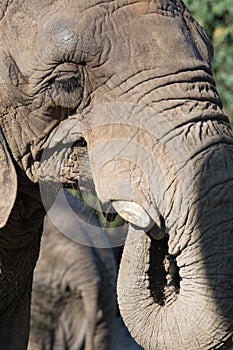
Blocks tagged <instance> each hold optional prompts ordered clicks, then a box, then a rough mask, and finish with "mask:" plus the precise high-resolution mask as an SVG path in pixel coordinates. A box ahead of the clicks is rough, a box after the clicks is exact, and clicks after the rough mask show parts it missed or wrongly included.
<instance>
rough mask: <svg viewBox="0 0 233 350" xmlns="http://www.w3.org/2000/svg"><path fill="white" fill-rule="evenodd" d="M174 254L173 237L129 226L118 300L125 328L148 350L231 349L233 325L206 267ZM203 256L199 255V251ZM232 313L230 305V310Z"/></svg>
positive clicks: (188, 248) (183, 253)
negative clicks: (170, 246) (225, 315)
mask: <svg viewBox="0 0 233 350" xmlns="http://www.w3.org/2000/svg"><path fill="white" fill-rule="evenodd" d="M193 249H197V250H198V248H196V247H195V244H194V246H193V247H186V249H185V250H184V252H181V253H180V256H178V257H175V256H172V255H170V254H169V238H168V237H164V238H163V239H161V240H155V239H153V238H152V236H151V235H150V232H148V233H145V232H144V231H142V230H139V229H135V228H134V227H133V226H130V228H129V232H128V237H127V241H126V244H125V247H124V252H123V256H122V260H121V266H120V271H119V277H118V287H117V289H118V301H119V307H120V311H121V314H122V317H123V319H124V322H125V324H126V326H127V327H128V329H129V331H130V333H131V335H132V336H133V337H134V339H135V340H136V341H137V342H138V343H139V344H140V345H141V346H142V347H143V348H145V349H146V350H162V349H163V350H174V349H179V350H186V349H189V350H197V349H200V350H208V349H209V350H210V349H230V348H231V347H232V346H233V342H232V328H231V327H232V324H231V321H230V317H229V323H228V322H226V317H224V316H223V313H222V311H221V305H220V304H219V303H217V302H216V300H215V295H214V294H215V292H214V291H213V290H211V287H208V284H209V282H208V281H207V279H208V278H207V276H205V274H203V273H201V269H204V265H205V263H204V262H203V259H202V261H199V262H197V264H196V265H197V266H195V262H194V260H193V261H192V262H191V263H190V264H188V263H187V265H186V264H185V263H184V261H183V258H184V257H182V255H185V256H186V258H187V256H188V254H190V252H191V251H192V250H193ZM196 254H197V255H198V254H199V252H198V251H197V252H196ZM229 309H230V306H229Z"/></svg>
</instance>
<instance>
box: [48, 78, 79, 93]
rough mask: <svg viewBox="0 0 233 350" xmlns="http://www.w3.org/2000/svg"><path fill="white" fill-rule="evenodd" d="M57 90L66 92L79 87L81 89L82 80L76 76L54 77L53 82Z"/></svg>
mask: <svg viewBox="0 0 233 350" xmlns="http://www.w3.org/2000/svg"><path fill="white" fill-rule="evenodd" d="M52 85H53V86H54V88H55V90H57V91H60V90H63V91H64V92H66V93H73V92H75V91H76V90H77V89H80V88H81V86H80V82H79V80H78V79H77V78H76V77H71V78H68V79H54V80H53V82H52Z"/></svg>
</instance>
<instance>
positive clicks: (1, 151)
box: [0, 128, 17, 228]
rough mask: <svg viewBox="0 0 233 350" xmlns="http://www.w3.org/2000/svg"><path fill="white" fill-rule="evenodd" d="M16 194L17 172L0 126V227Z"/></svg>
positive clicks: (11, 206) (7, 215) (7, 216)
mask: <svg viewBox="0 0 233 350" xmlns="http://www.w3.org/2000/svg"><path fill="white" fill-rule="evenodd" d="M16 194H17V174H16V171H15V167H14V165H13V162H12V158H11V155H10V152H9V150H8V148H7V144H6V141H5V138H4V136H3V133H2V130H1V128H0V228H2V227H4V226H5V225H6V222H7V220H8V218H9V215H10V213H11V210H12V208H13V206H14V203H15V199H16Z"/></svg>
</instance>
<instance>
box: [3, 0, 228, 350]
mask: <svg viewBox="0 0 233 350" xmlns="http://www.w3.org/2000/svg"><path fill="white" fill-rule="evenodd" d="M0 32H1V35H0V79H1V81H0V83H1V84H0V101H1V104H0V116H1V117H0V141H1V142H0V178H1V186H0V197H1V204H0V251H1V253H0V265H1V275H0V291H1V298H0V300H1V302H0V311H1V313H0V315H1V316H0V348H1V349H4V350H15V349H19V350H25V349H26V348H27V343H28V334H29V323H30V299H31V289H32V279H33V270H34V268H35V265H36V261H37V259H38V254H39V247H40V239H41V233H42V230H43V218H44V216H45V214H46V212H48V210H49V208H50V206H51V205H52V203H53V201H54V200H56V198H57V193H60V191H61V189H62V188H63V187H72V186H76V187H77V188H78V190H79V191H80V194H81V195H82V196H84V197H85V194H88V193H93V195H94V196H95V195H96V196H97V197H98V199H99V200H100V202H101V207H102V210H103V212H104V213H106V212H110V213H114V212H116V213H118V214H119V215H120V216H121V217H122V218H123V219H124V220H126V221H127V223H128V224H127V225H128V232H127V237H126V240H125V246H124V251H123V256H122V259H121V264H120V271H119V276H118V287H117V294H118V302H119V307H120V312H121V314H122V317H123V319H124V322H125V324H126V326H127V328H128V329H129V331H130V333H131V334H132V336H133V337H134V338H135V339H136V341H137V342H138V343H139V344H140V345H141V346H142V347H143V348H144V349H146V350H160V349H163V350H171V349H172V350H184V349H189V350H197V349H201V350H213V349H229V348H230V347H231V346H232V342H233V341H232V339H233V294H232V290H233V272H232V269H231V266H232V265H233V214H232V208H233V177H232V167H233V134H232V130H231V127H230V123H229V119H228V117H227V116H226V115H225V113H224V111H223V106H222V102H221V99H220V97H219V95H218V92H217V89H216V85H215V81H214V78H213V75H212V68H211V64H212V59H213V47H212V45H211V42H210V40H209V38H208V36H207V35H206V33H205V31H204V30H203V29H202V28H201V27H200V26H199V25H198V23H197V22H196V21H195V20H194V19H193V17H192V16H191V14H190V13H189V11H188V9H187V8H186V7H185V5H184V4H183V2H182V1H181V0H65V1H64V0H11V1H7V0H3V1H1V4H0ZM114 232H115V231H114ZM117 232H119V230H118V231H117ZM112 237H113V238H114V242H113V243H112V244H113V245H117V244H119V245H120V244H121V243H122V242H121V239H122V237H120V239H119V240H118V236H117V234H116V235H115V234H114V233H113V235H112ZM97 245H98V244H97ZM92 349H93V345H92Z"/></svg>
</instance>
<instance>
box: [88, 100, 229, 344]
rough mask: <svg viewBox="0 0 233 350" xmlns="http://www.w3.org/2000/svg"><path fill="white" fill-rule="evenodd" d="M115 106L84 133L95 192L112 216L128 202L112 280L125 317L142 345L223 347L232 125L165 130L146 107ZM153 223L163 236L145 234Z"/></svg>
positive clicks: (204, 123) (216, 122)
mask: <svg viewBox="0 0 233 350" xmlns="http://www.w3.org/2000/svg"><path fill="white" fill-rule="evenodd" d="M115 105H116V104H115ZM121 107H122V106H120V105H118V106H117V113H118V118H117V120H121V123H117V122H114V118H112V119H111V113H109V111H107V109H106V108H108V107H107V106H101V109H102V116H104V117H103V120H101V117H99V116H100V115H101V114H100V113H98V111H95V112H96V113H93V118H92V119H91V121H90V124H89V128H87V130H86V132H85V138H86V140H87V143H88V148H89V155H90V164H91V168H92V173H93V179H94V183H95V186H96V192H97V194H98V196H99V198H100V199H101V200H102V202H104V203H109V202H110V203H112V205H113V206H115V208H116V210H117V211H118V212H119V214H121V210H122V203H125V204H126V207H127V205H128V208H127V209H126V210H125V211H124V207H123V216H124V215H125V217H126V216H127V215H128V218H129V220H128V221H129V222H130V223H131V224H132V226H131V227H130V230H129V233H128V237H127V241H126V246H125V248H124V253H123V258H122V262H121V268H120V275H119V280H118V297H119V305H120V310H121V313H122V315H123V318H124V321H125V323H126V325H127V327H128V328H129V330H130V332H131V333H132V335H133V337H134V338H135V339H136V341H138V342H139V343H140V345H142V346H143V347H144V348H145V349H146V350H160V349H161V350H162V349H163V350H174V349H177V350H184V349H189V350H196V349H202V350H210V349H221V348H224V349H228V348H230V345H232V343H231V338H232V336H233V319H232V315H233V298H232V289H233V283H232V281H233V278H232V277H233V276H232V271H231V269H229V266H231V265H232V263H233V255H232V250H233V236H232V232H233V220H232V207H233V198H232V195H231V193H232V189H233V180H232V176H231V169H232V165H233V157H232V155H233V145H232V134H231V130H230V127H229V125H228V124H227V123H226V122H225V121H224V120H223V118H221V116H219V118H213V120H212V119H211V118H209V119H206V120H205V119H203V120H192V121H190V122H187V123H185V124H182V125H179V126H177V128H175V129H172V128H171V125H168V124H166V121H165V120H159V119H158V117H157V119H156V121H157V122H158V121H160V123H158V124H156V125H155V118H154V115H153V111H148V110H146V113H145V114H143V112H142V111H140V110H139V109H140V107H138V109H137V107H135V106H134V107H133V108H132V109H130V106H127V111H126V110H125V107H124V108H123V109H122V110H121ZM113 108H114V106H111V108H110V109H111V112H112V111H113ZM96 115H98V118H99V121H98V122H96V120H94V117H95V116H96ZM106 116H108V118H107V120H108V123H106ZM104 120H105V122H104ZM115 120H116V118H115ZM91 122H93V123H94V124H93V125H91ZM168 127H170V129H168ZM109 150H110V151H109ZM100 154H101V157H99V155H100ZM135 208H136V209H135ZM142 218H143V220H142ZM138 223H139V224H138ZM137 226H139V227H138V228H137ZM155 227H156V229H155ZM139 228H141V229H139ZM157 228H159V229H160V232H162V233H163V234H162V235H159V236H158V235H157V233H156V234H155V235H154V234H153V233H154V232H158V230H157ZM153 237H155V238H157V239H154V238H153ZM161 238H162V239H161Z"/></svg>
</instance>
